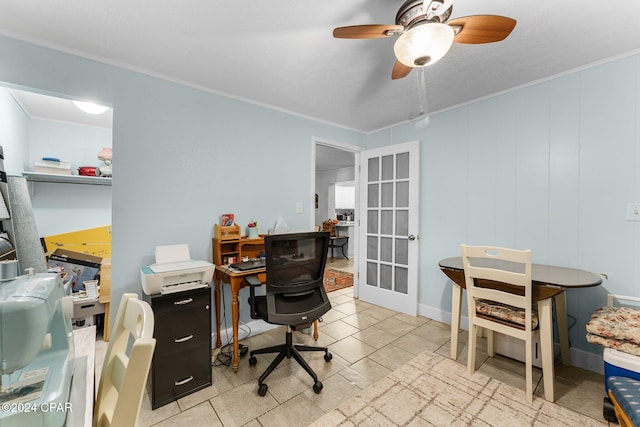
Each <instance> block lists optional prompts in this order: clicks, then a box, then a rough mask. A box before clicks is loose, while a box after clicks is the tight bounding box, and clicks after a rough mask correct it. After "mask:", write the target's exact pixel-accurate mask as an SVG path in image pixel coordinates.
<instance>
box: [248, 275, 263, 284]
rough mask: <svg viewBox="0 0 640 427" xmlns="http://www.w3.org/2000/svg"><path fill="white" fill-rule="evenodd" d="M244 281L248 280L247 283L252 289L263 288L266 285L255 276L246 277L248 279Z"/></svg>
mask: <svg viewBox="0 0 640 427" xmlns="http://www.w3.org/2000/svg"><path fill="white" fill-rule="evenodd" d="M244 280H246V281H247V283H248V284H249V285H251V287H254V286H262V285H264V283H262V282H261V281H260V279H258V276H256V275H255V274H252V275H250V276H246V277H245V278H244Z"/></svg>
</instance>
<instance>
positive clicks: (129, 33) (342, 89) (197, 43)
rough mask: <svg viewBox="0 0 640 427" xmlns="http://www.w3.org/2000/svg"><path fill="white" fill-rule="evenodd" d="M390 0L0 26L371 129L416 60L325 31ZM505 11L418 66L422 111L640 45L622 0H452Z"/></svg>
mask: <svg viewBox="0 0 640 427" xmlns="http://www.w3.org/2000/svg"><path fill="white" fill-rule="evenodd" d="M401 4H402V0H368V1H365V0H349V1H345V0H322V1H318V0H315V1H312V0H295V1H293V0H288V1H277V2H264V1H263V2H259V1H255V2H232V1H220V0H217V1H216V0H183V1H175V0H136V1H130V0H109V1H87V0H47V1H45V2H43V1H38V0H0V34H4V35H8V36H11V37H15V38H19V39H23V40H27V41H31V42H34V43H37V44H41V45H45V46H49V47H53V48H57V49H60V50H63V51H66V52H71V53H74V54H77V55H81V56H85V57H88V58H93V59H95V60H98V61H103V62H106V63H110V64H115V65H118V66H122V67H125V68H129V69H133V70H136V71H140V72H143V73H147V74H150V75H154V76H158V77H163V78H166V79H170V80H173V81H177V82H182V83H185V84H188V85H192V86H195V87H199V88H202V89H205V90H210V91H212V92H216V93H221V94H226V95H229V96H233V97H236V98H240V99H246V100H249V101H251V102H255V103H258V104H262V105H267V106H271V107H274V108H277V109H280V110H284V111H288V112H292V113H295V114H299V115H303V116H307V117H312V118H315V119H318V120H322V121H326V122H329V123H332V124H336V125H339V126H343V127H346V128H350V129H356V130H360V131H364V132H370V131H373V130H376V129H381V128H384V127H387V126H391V125H393V124H397V123H401V122H404V121H406V120H408V119H409V117H412V116H414V115H415V114H416V112H417V111H418V109H419V103H420V101H419V98H418V95H417V93H416V89H417V86H418V85H417V80H416V76H418V75H419V74H420V73H418V72H416V70H414V71H413V72H412V73H411V74H410V75H409V76H408V77H406V78H404V79H401V80H396V81H392V80H391V78H390V74H391V68H392V66H393V63H394V61H395V59H394V56H393V42H394V39H393V38H387V39H372V40H346V39H334V38H333V37H332V30H333V28H334V27H337V26H346V25H357V24H370V23H377V24H393V23H394V20H395V15H396V12H397V10H398V8H399V6H400V5H401ZM475 14H495V15H503V16H509V17H511V18H514V19H516V20H517V22H518V23H517V25H516V27H515V29H514V31H513V33H512V34H511V35H510V36H509V37H508V38H507V39H506V40H505V41H503V42H499V43H493V44H487V45H458V44H454V46H453V47H452V49H451V50H450V51H449V53H448V54H447V56H445V58H443V59H442V60H441V61H440V62H438V63H436V64H434V65H432V66H430V67H427V68H426V69H425V79H426V98H427V111H428V112H430V113H433V112H435V111H441V110H445V109H448V108H451V107H453V106H457V105H461V104H464V103H467V102H470V101H472V100H476V99H480V98H483V97H486V96H489V95H491V94H494V93H498V92H501V91H505V90H509V89H512V88H515V87H519V86H522V85H526V84H529V83H531V82H535V81H539V80H541V79H545V78H548V77H550V76H553V75H558V74H562V73H565V72H568V71H570V70H574V69H577V68H582V67H585V66H588V65H589V64H594V63H598V62H602V61H605V60H608V59H612V58H615V57H620V56H624V55H628V54H630V53H635V52H637V51H638V49H640V25H638V17H639V16H640V2H638V1H634V0H627V1H617V2H615V1H614V2H603V1H601V0H599V1H596V0H561V1H555V2H549V1H534V0H518V1H514V0H511V1H507V0H455V2H454V6H453V14H452V18H457V17H461V16H467V15H475Z"/></svg>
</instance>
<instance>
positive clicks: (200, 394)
mask: <svg viewBox="0 0 640 427" xmlns="http://www.w3.org/2000/svg"><path fill="white" fill-rule="evenodd" d="M218 372H219V369H218V368H212V376H211V378H212V380H211V386H209V387H207V388H203V389H202V390H198V391H196V392H195V393H192V394H189V395H187V396H185V397H183V398H181V399H178V406H179V407H180V410H181V411H184V410H186V409H189V408H191V407H193V406H196V405H199V404H200V403H202V402H206V401H208V400H209V399H211V398H213V397H216V396H218V395H219V394H222V393H225V392H227V391H229V390H231V389H232V388H233V384H232V383H231V382H230V381H229V380H228V379H227V377H226V376H224V375H218Z"/></svg>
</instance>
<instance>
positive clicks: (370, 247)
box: [367, 236, 378, 260]
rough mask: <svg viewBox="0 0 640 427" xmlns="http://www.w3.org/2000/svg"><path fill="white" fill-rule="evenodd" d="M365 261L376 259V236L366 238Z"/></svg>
mask: <svg viewBox="0 0 640 427" xmlns="http://www.w3.org/2000/svg"><path fill="white" fill-rule="evenodd" d="M367 259H372V260H377V259H378V238H377V237H376V236H367Z"/></svg>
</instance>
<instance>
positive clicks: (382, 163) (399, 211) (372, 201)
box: [358, 141, 420, 316]
mask: <svg viewBox="0 0 640 427" xmlns="http://www.w3.org/2000/svg"><path fill="white" fill-rule="evenodd" d="M419 168H420V144H419V141H412V142H407V143H404V144H397V145H390V146H386V147H381V148H376V149H372V150H367V151H362V152H361V153H360V239H359V240H360V251H359V253H360V255H359V257H358V258H359V260H358V262H359V269H358V270H359V272H360V280H359V287H358V296H359V298H360V299H362V300H363V301H366V302H370V303H372V304H376V305H380V306H383V307H386V308H390V309H393V310H396V311H401V312H403V313H407V314H410V315H413V316H415V315H416V314H417V308H418V250H419V244H418V232H419V217H420V216H419V209H420V169H419Z"/></svg>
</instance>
